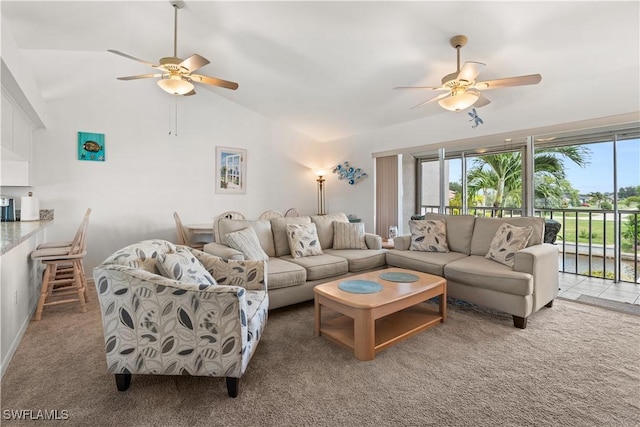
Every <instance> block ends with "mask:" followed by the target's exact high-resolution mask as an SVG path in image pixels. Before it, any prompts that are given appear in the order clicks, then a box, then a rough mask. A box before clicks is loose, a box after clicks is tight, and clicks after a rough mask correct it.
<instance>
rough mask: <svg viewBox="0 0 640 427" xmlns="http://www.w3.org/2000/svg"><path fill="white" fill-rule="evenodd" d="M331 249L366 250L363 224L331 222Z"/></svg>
mask: <svg viewBox="0 0 640 427" xmlns="http://www.w3.org/2000/svg"><path fill="white" fill-rule="evenodd" d="M333 249H367V244H366V243H365V241H364V224H363V223H361V222H357V223H350V222H340V221H333Z"/></svg>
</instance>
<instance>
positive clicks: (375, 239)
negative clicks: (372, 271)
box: [364, 233, 382, 249]
mask: <svg viewBox="0 0 640 427" xmlns="http://www.w3.org/2000/svg"><path fill="white" fill-rule="evenodd" d="M364 242H365V243H366V245H367V249H382V237H380V236H378V235H377V234H372V233H365V234H364Z"/></svg>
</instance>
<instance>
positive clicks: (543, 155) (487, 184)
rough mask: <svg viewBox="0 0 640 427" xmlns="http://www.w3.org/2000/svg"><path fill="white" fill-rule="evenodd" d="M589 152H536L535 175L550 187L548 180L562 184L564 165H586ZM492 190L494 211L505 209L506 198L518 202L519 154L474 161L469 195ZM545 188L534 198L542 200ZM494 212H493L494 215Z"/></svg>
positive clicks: (579, 148) (573, 148)
mask: <svg viewBox="0 0 640 427" xmlns="http://www.w3.org/2000/svg"><path fill="white" fill-rule="evenodd" d="M590 153H591V151H590V150H589V149H588V148H587V147H585V146H582V145H576V146H566V147H553V148H541V149H538V150H536V153H535V158H534V174H535V175H536V177H537V178H538V179H539V180H542V178H543V177H546V178H548V179H544V180H542V182H545V183H546V185H547V186H548V185H549V179H551V180H553V181H556V182H560V181H561V180H564V178H565V173H564V162H565V160H570V161H572V162H573V163H575V164H577V165H578V166H580V167H584V166H585V165H587V164H588V159H589V154H590ZM487 188H491V189H494V190H495V199H494V201H493V206H494V208H499V207H501V206H503V205H504V203H505V201H506V200H507V199H508V198H511V199H513V201H514V202H518V201H520V199H521V194H522V153H521V152H520V151H516V152H510V153H500V154H489V155H486V156H481V157H477V158H476V159H474V160H473V165H472V168H471V169H470V171H469V173H468V189H469V190H468V191H469V194H470V195H475V194H477V193H478V192H479V191H480V190H484V189H487ZM545 193H548V188H547V189H545V188H540V191H539V192H537V194H536V197H539V198H543V197H544V196H545ZM496 211H497V209H496V210H495V211H494V214H495V213H496Z"/></svg>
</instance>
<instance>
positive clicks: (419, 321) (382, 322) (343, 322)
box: [320, 304, 442, 352]
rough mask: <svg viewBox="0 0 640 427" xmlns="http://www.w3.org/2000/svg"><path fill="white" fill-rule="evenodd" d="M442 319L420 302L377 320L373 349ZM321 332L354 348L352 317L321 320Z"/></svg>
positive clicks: (382, 347)
mask: <svg viewBox="0 0 640 427" xmlns="http://www.w3.org/2000/svg"><path fill="white" fill-rule="evenodd" d="M436 307H437V306H436ZM441 322H442V316H441V315H440V313H438V312H437V311H434V309H432V308H429V307H428V306H427V305H426V304H419V305H415V306H412V307H409V308H406V309H404V310H402V311H399V312H396V313H393V314H390V315H388V316H386V317H383V318H380V319H377V320H376V325H375V347H374V348H375V351H376V352H378V351H380V350H383V349H385V348H387V347H390V346H392V345H394V344H396V343H398V342H400V341H402V340H404V339H406V338H409V337H410V336H412V335H415V334H417V333H418V332H422V331H424V330H425V329H429V328H430V327H432V326H435V325H438V324H440V323H441ZM320 333H321V334H322V335H323V336H325V337H327V338H329V339H331V340H332V341H335V342H337V343H338V344H342V345H344V346H345V347H347V348H349V349H351V350H355V340H354V320H353V319H352V318H351V317H349V316H339V317H336V318H333V319H328V320H326V321H323V322H322V326H321V327H320Z"/></svg>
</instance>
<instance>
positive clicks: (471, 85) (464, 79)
mask: <svg viewBox="0 0 640 427" xmlns="http://www.w3.org/2000/svg"><path fill="white" fill-rule="evenodd" d="M467 41H468V39H467V37H466V36H463V35H457V36H454V37H452V38H451V40H449V43H450V44H451V47H453V48H454V49H455V50H456V52H457V55H456V56H457V70H456V72H455V73H451V74H447V75H446V76H444V77H443V78H442V85H441V86H439V87H431V86H400V87H396V88H394V89H422V90H424V89H427V90H433V91H445V92H446V93H443V94H441V95H437V96H435V97H433V98H430V99H427V100H426V101H424V102H421V103H420V104H418V105H416V106H414V107H412V109H414V108H417V107H420V106H422V105H424V104H429V103H431V102H435V101H437V102H438V105H440V106H441V107H442V108H444V109H445V110H449V111H455V112H458V111H462V110H466V109H467V108H470V107H474V108H480V107H484V106H485V105H487V104H489V103H491V101H489V99H487V98H486V97H485V96H484V95H482V93H480V92H479V91H481V90H487V89H499V88H503V87H511V86H524V85H534V84H538V83H540V81H541V80H542V76H541V75H540V74H530V75H527V76H518V77H507V78H503V79H496V80H488V81H483V82H476V77H478V74H480V72H481V71H482V69H483V68H484V67H485V66H486V64H483V63H482V62H476V61H467V62H465V63H464V65H463V66H462V67H460V49H461V48H462V47H463V46H464V45H466V44H467Z"/></svg>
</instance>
